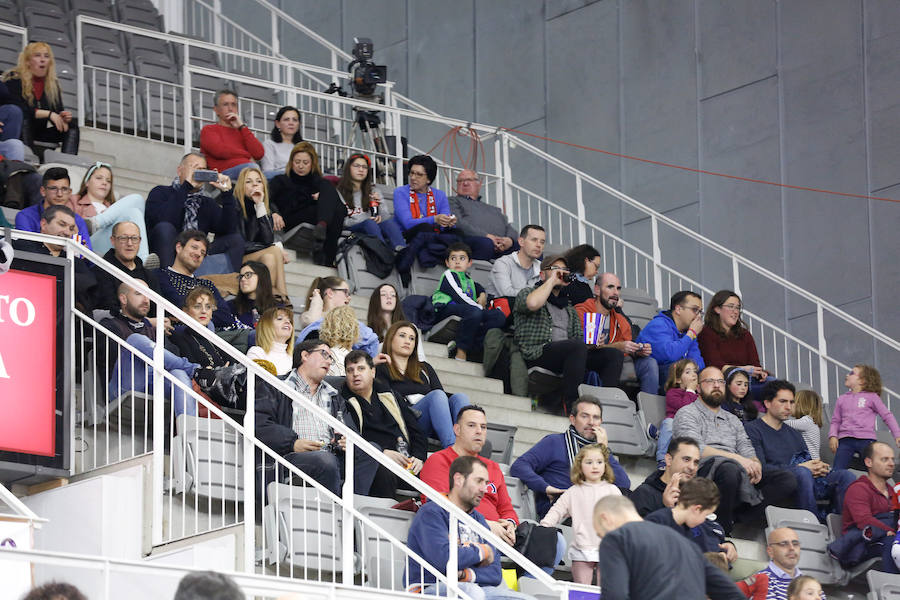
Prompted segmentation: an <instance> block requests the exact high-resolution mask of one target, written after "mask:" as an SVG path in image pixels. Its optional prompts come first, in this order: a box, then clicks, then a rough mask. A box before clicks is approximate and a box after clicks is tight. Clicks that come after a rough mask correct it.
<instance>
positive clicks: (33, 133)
mask: <svg viewBox="0 0 900 600" xmlns="http://www.w3.org/2000/svg"><path fill="white" fill-rule="evenodd" d="M3 81H5V82H6V87H7V89H8V90H9V94H10V95H11V96H12V97H13V99H14V101H15V102H16V103H17V104H18V105H19V108H21V109H22V116H23V121H22V141H23V142H25V144H26V145H27V146H30V147H31V149H32V150H34V153H35V154H37V155H38V158H41V159H42V160H43V154H44V150H45V147H43V146H37V145H35V142H46V143H50V144H62V151H63V152H64V153H66V154H78V142H79V134H78V123H77V121H76V120H75V119H73V118H72V112H71V111H69V110H65V108H64V107H63V103H62V91H61V90H60V89H59V80H58V79H57V78H56V61H55V60H54V58H53V50H51V49H50V46H49V45H48V44H47V43H45V42H31V43H30V44H28V45H27V46H25V49H24V50H22V52H20V53H19V61H18V63H17V64H16V66H15V67H13V68H12V69H10V70H9V71H7V72H6V73H4V74H3Z"/></svg>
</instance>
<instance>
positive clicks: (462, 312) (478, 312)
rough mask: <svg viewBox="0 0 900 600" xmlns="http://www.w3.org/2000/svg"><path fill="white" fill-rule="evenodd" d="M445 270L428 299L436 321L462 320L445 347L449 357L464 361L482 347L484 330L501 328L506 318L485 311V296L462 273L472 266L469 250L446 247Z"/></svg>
mask: <svg viewBox="0 0 900 600" xmlns="http://www.w3.org/2000/svg"><path fill="white" fill-rule="evenodd" d="M444 264H445V265H446V266H447V270H446V271H444V273H443V274H442V275H441V280H440V282H439V284H438V289H437V290H435V292H434V294H432V296H431V303H432V305H434V310H435V313H436V315H435V316H436V319H437V321H443V320H444V319H446V318H447V317H450V316H458V317H462V320H461V321H460V322H459V327H458V328H457V329H456V339H455V340H454V341H452V342H450V344H448V349H449V355H450V357H451V358H453V357H454V356H455V357H456V359H457V360H466V358H467V356H468V353H469V352H470V351H471V350H472V349H473V348H477V347H478V346H480V345H482V344H483V343H484V334H485V333H486V332H487V330H488V329H494V328H499V327H503V325H504V324H505V323H506V315H504V314H503V312H502V311H500V310H498V309H487V308H486V307H487V294H486V293H485V291H484V288H483V287H482V286H481V285H480V284H478V283H477V282H476V281H475V280H474V279H472V277H471V276H470V275H469V274H468V273H467V272H466V271H468V269H469V267H471V266H472V250H471V249H470V248H469V246H467V245H466V244H464V243H462V242H456V243H454V244H450V246H448V247H447V258H446V259H445V261H444Z"/></svg>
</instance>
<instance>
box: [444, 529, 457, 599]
mask: <svg viewBox="0 0 900 600" xmlns="http://www.w3.org/2000/svg"><path fill="white" fill-rule="evenodd" d="M447 533H448V537H449V542H450V552H448V553H447V595H448V597H449V598H456V597H457V593H456V590H457V589H458V587H459V586H458V582H459V575H457V573H458V572H459V563H458V561H457V559H458V558H459V557H458V554H457V549H458V548H459V521H458V520H457V518H456V515H454V514H453V513H452V512H451V513H450V530H449V531H448V532H447Z"/></svg>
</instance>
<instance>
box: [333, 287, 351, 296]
mask: <svg viewBox="0 0 900 600" xmlns="http://www.w3.org/2000/svg"><path fill="white" fill-rule="evenodd" d="M331 289H332V290H333V291H335V292H343V293H345V294H347V295H348V296H349V295H350V288H331Z"/></svg>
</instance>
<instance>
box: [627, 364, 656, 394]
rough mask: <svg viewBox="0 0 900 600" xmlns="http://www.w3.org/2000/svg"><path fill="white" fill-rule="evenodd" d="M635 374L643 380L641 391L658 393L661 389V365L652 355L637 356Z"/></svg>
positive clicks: (639, 379)
mask: <svg viewBox="0 0 900 600" xmlns="http://www.w3.org/2000/svg"><path fill="white" fill-rule="evenodd" d="M633 360H634V374H635V375H637V378H638V381H640V382H641V391H642V392H646V393H648V394H656V393H657V392H658V391H659V366H658V365H657V364H656V359H655V358H653V357H652V356H641V357H635V358H634V359H633Z"/></svg>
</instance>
